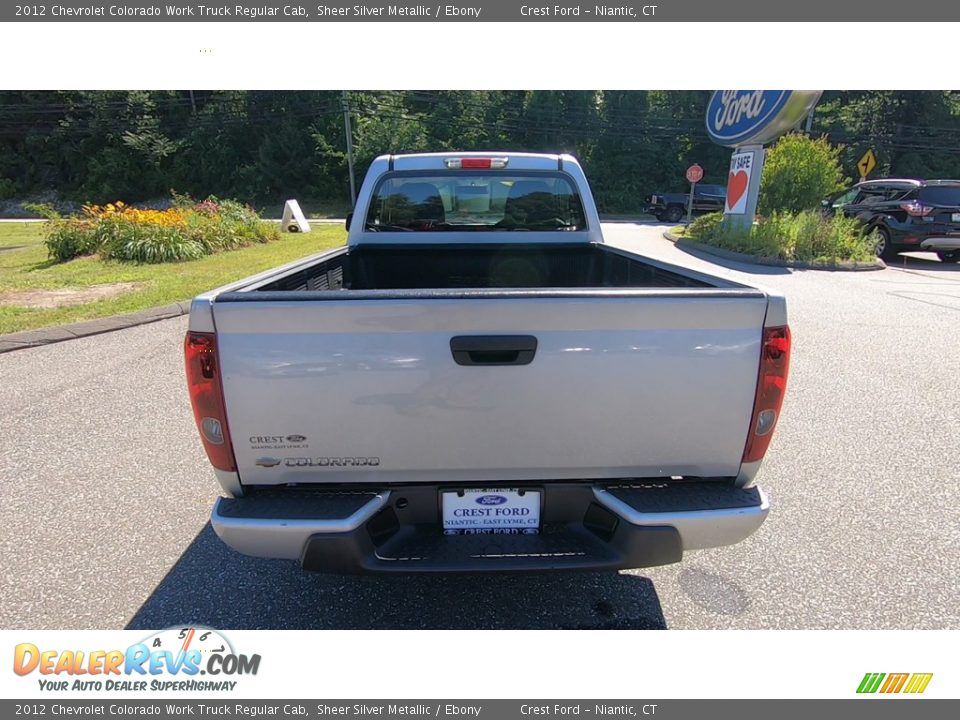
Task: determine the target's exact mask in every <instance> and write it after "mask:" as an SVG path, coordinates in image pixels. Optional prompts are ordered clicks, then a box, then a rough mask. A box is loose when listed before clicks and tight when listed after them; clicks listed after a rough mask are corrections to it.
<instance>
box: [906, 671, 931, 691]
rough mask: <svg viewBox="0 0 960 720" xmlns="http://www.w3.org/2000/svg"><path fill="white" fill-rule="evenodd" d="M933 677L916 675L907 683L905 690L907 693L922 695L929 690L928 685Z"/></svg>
mask: <svg viewBox="0 0 960 720" xmlns="http://www.w3.org/2000/svg"><path fill="white" fill-rule="evenodd" d="M932 677H933V673H914V674H913V676H912V677H911V678H910V682H909V683H907V687H906V689H905V690H904V692H905V693H922V692H923V691H924V690H926V689H927V685H929V684H930V679H931V678H932Z"/></svg>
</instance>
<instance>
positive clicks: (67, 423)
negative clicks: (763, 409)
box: [0, 223, 960, 628]
mask: <svg viewBox="0 0 960 720" xmlns="http://www.w3.org/2000/svg"><path fill="white" fill-rule="evenodd" d="M662 229H663V228H662V227H659V226H652V225H635V224H630V223H622V224H611V225H609V226H608V227H607V233H608V238H609V240H610V241H612V242H615V243H617V244H621V245H623V246H625V247H628V248H632V249H635V250H638V251H641V252H644V253H648V254H650V255H653V256H656V257H660V258H663V259H666V260H669V261H673V262H677V263H681V264H686V265H690V266H694V267H699V268H706V269H708V270H710V271H713V272H718V273H722V274H727V275H729V276H730V277H733V278H735V279H742V280H745V281H747V282H754V283H756V282H759V283H763V284H765V285H768V286H770V287H773V288H778V289H780V290H782V291H784V292H785V293H786V294H787V296H788V302H789V305H790V313H791V326H792V328H793V332H794V342H795V351H794V356H793V367H792V371H791V372H792V374H791V380H790V383H791V386H790V391H789V393H788V398H787V401H786V404H785V406H784V411H783V418H782V421H781V425H780V428H779V430H778V433H777V436H776V438H775V440H774V443H773V446H772V448H771V450H770V453H769V456H768V460H767V462H766V464H765V466H764V469H763V471H762V474H761V478H760V479H761V482H762V483H763V485H764V486H765V487H766V488H767V489H768V490H769V491H770V495H771V497H772V501H773V503H774V510H773V512H772V513H771V516H770V518H769V520H768V521H767V523H766V524H765V525H764V527H763V528H762V529H761V531H760V532H759V533H757V534H756V535H754V536H753V537H752V538H751V539H749V540H748V541H746V542H745V543H742V544H740V545H738V546H735V547H732V548H726V549H718V550H709V551H700V552H695V553H689V554H688V556H687V559H686V560H685V561H684V562H683V563H681V564H679V565H676V566H671V567H666V568H657V569H652V570H646V571H636V572H624V573H619V574H614V573H598V574H589V575H562V576H529V577H503V576H498V577H440V578H430V577H428V578H422V577H409V578H393V577H391V578H341V577H327V576H317V575H304V574H302V573H301V572H300V571H299V569H298V568H297V567H296V566H295V565H294V564H293V563H281V562H270V561H259V560H254V559H250V558H245V557H242V556H239V555H237V554H235V553H233V552H232V551H230V550H228V549H226V548H225V547H224V546H223V545H221V544H220V543H219V541H218V540H217V539H216V537H215V536H214V535H213V533H212V531H211V530H210V527H209V525H208V524H207V515H208V512H209V508H210V504H211V502H212V500H213V498H214V496H215V494H216V486H215V483H214V480H213V478H212V475H211V473H210V472H209V471H208V469H207V464H206V460H205V458H204V456H203V453H202V450H201V449H200V446H199V442H198V440H197V438H196V435H195V431H194V428H193V421H192V418H191V415H190V411H189V406H188V401H187V396H186V392H185V390H184V387H183V378H182V366H181V355H180V341H181V338H182V335H183V332H184V329H185V327H186V320H185V319H184V318H179V319H174V320H167V321H163V322H160V323H156V324H153V325H147V326H142V327H137V328H132V329H129V330H124V331H120V332H116V333H110V334H107V335H101V336H96V337H89V338H84V339H80V340H75V341H71V342H66V343H61V344H59V345H53V346H48V347H43V348H35V349H30V350H22V351H17V352H13V353H8V354H6V355H0V407H2V409H3V419H4V422H3V428H4V431H3V432H2V433H0V557H3V563H2V570H0V573H2V586H0V627H5V628H20V627H24V628H26V627H41V628H116V627H135V628H147V627H149V628H156V627H165V626H169V625H174V624H179V623H184V622H196V623H203V624H206V625H210V626H215V627H219V628H241V627H242V628H396V627H414V628H421V627H437V628H446V627H454V628H459V627H464V628H473V627H496V628H528V627H529V628H650V627H670V628H727V627H740V628H960V603H958V588H960V563H958V562H957V559H958V558H960V492H958V489H960V488H958V485H960V480H958V472H957V465H958V464H957V457H958V450H960V442H958V435H960V417H958V412H960V410H958V402H957V398H958V381H960V340H958V339H957V327H958V321H960V266H957V265H954V266H948V265H943V264H940V263H938V262H936V261H935V260H931V259H929V258H930V257H932V256H928V259H917V258H913V259H909V260H907V261H906V264H905V266H902V267H897V268H895V269H888V270H885V271H883V272H872V273H829V272H813V271H798V272H792V271H789V270H785V269H779V268H757V267H752V266H742V265H737V264H735V263H729V262H726V261H723V263H724V264H723V265H720V266H717V265H713V264H710V263H708V262H706V261H705V260H703V259H702V258H701V257H698V256H695V255H691V254H688V253H686V252H683V251H681V250H678V249H677V248H675V247H674V246H673V245H672V244H670V243H668V242H667V241H665V240H663V239H662V238H661V237H660V232H661V231H662Z"/></svg>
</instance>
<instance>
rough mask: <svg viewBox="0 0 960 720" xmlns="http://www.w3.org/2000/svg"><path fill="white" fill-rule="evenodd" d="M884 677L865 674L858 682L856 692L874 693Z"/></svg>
mask: <svg viewBox="0 0 960 720" xmlns="http://www.w3.org/2000/svg"><path fill="white" fill-rule="evenodd" d="M884 677H886V676H885V675H884V674H883V673H867V674H866V675H864V676H863V680H861V681H860V687H858V688H857V692H858V693H875V692H876V691H877V688H879V687H880V682H881V681H882V680H883V678H884Z"/></svg>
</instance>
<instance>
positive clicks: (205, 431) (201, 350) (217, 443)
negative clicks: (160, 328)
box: [183, 332, 237, 471]
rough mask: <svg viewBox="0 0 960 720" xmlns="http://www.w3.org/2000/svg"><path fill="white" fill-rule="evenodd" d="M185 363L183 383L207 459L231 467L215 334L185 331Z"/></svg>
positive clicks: (233, 466) (234, 466)
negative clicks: (185, 378) (185, 384)
mask: <svg viewBox="0 0 960 720" xmlns="http://www.w3.org/2000/svg"><path fill="white" fill-rule="evenodd" d="M183 354H184V359H185V360H186V366H187V387H188V388H189V390H190V403H191V404H192V405H193V417H194V420H196V422H197V430H199V431H200V439H201V440H202V441H203V448H204V450H206V451H207V457H208V458H210V463H211V464H212V465H213V466H214V467H215V468H217V469H218V470H230V471H235V470H236V469H237V461H236V460H235V459H234V457H233V445H231V443H230V431H229V430H228V428H227V415H226V412H224V409H223V408H224V405H223V384H222V383H221V382H220V360H219V358H218V356H217V336H216V335H215V334H214V333H204V332H188V333H187V337H186V339H185V340H184V343H183Z"/></svg>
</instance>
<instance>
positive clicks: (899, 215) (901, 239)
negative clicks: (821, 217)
mask: <svg viewBox="0 0 960 720" xmlns="http://www.w3.org/2000/svg"><path fill="white" fill-rule="evenodd" d="M823 206H824V210H825V212H827V213H828V214H832V213H837V212H839V213H843V214H844V215H847V216H849V217H852V218H856V219H857V220H858V221H860V222H861V223H862V224H863V226H864V230H865V231H866V232H870V233H874V237H876V240H877V242H876V248H875V249H876V253H877V255H878V256H881V257H885V258H888V259H889V258H892V257H894V256H895V255H896V254H897V253H901V252H908V251H911V250H914V251H915V250H929V251H932V252H935V253H936V254H937V257H939V258H940V259H941V260H942V261H943V262H960V180H906V179H894V178H886V179H883V180H865V181H864V182H860V183H857V184H856V185H854V186H853V187H852V188H850V189H849V190H844V191H843V192H841V193H837V194H836V195H834V196H832V197H830V198H827V199H826V200H824V201H823Z"/></svg>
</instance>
